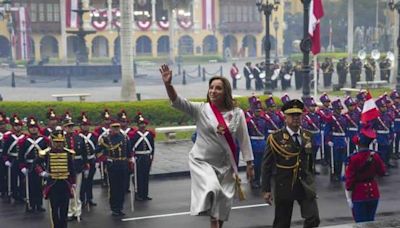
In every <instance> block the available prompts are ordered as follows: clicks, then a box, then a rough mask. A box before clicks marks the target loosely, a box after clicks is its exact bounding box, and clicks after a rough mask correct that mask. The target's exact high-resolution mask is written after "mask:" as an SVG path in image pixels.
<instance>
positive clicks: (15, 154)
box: [8, 153, 18, 157]
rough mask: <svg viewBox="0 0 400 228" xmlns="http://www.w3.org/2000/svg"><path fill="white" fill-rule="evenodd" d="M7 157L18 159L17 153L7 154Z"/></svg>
mask: <svg viewBox="0 0 400 228" xmlns="http://www.w3.org/2000/svg"><path fill="white" fill-rule="evenodd" d="M8 155H10V156H11V157H18V153H9V154H8Z"/></svg>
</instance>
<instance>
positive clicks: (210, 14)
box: [202, 0, 215, 30]
mask: <svg viewBox="0 0 400 228" xmlns="http://www.w3.org/2000/svg"><path fill="white" fill-rule="evenodd" d="M202 9H203V10H202V11H203V26H202V28H203V29H207V30H213V29H214V27H215V0H202Z"/></svg>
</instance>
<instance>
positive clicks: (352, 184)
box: [346, 126, 385, 223]
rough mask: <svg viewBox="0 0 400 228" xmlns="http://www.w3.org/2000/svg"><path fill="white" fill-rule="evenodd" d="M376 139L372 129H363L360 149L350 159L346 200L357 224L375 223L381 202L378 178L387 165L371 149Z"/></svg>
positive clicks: (366, 127) (347, 170) (347, 172)
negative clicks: (370, 146) (379, 202)
mask: <svg viewBox="0 0 400 228" xmlns="http://www.w3.org/2000/svg"><path fill="white" fill-rule="evenodd" d="M375 138H376V133H375V132H374V131H373V130H372V128H371V127H369V126H365V127H363V129H361V133H360V136H359V138H358V145H359V147H360V149H359V150H358V152H357V153H355V154H353V155H352V156H350V158H349V164H348V166H347V169H346V198H347V202H348V204H349V207H350V208H351V209H352V214H353V217H354V220H355V222H357V223H358V222H368V221H374V219H375V213H376V209H377V206H378V201H379V196H380V194H379V189H378V183H377V181H376V180H375V177H376V176H383V175H384V173H385V165H384V164H383V162H382V159H381V158H380V156H379V155H378V154H377V153H376V152H375V151H374V150H370V149H369V145H370V143H371V142H372V140H374V139H375Z"/></svg>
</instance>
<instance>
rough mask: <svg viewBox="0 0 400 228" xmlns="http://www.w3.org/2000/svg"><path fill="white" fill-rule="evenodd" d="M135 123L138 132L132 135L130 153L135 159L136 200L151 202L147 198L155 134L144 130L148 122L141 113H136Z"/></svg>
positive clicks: (149, 198)
mask: <svg viewBox="0 0 400 228" xmlns="http://www.w3.org/2000/svg"><path fill="white" fill-rule="evenodd" d="M135 122H136V123H137V125H138V130H137V131H136V132H135V133H134V134H133V137H132V139H131V145H132V151H133V153H134V156H135V159H136V164H135V165H136V171H137V173H135V175H136V179H137V183H135V184H137V194H136V195H135V198H136V200H138V201H143V200H151V199H152V198H151V197H149V175H150V168H151V165H152V163H153V159H154V150H155V148H154V137H155V133H154V132H153V131H150V130H148V129H147V128H146V126H147V125H148V123H149V122H148V120H146V119H145V118H144V117H143V115H142V113H138V114H137V115H136V117H135Z"/></svg>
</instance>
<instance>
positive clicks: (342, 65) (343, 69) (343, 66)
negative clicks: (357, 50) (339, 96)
mask: <svg viewBox="0 0 400 228" xmlns="http://www.w3.org/2000/svg"><path fill="white" fill-rule="evenodd" d="M347 71H348V65H347V62H346V58H342V59H340V60H339V62H338V63H337V64H336V72H337V74H338V77H339V87H340V88H342V87H344V85H345V84H346V77H347Z"/></svg>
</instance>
